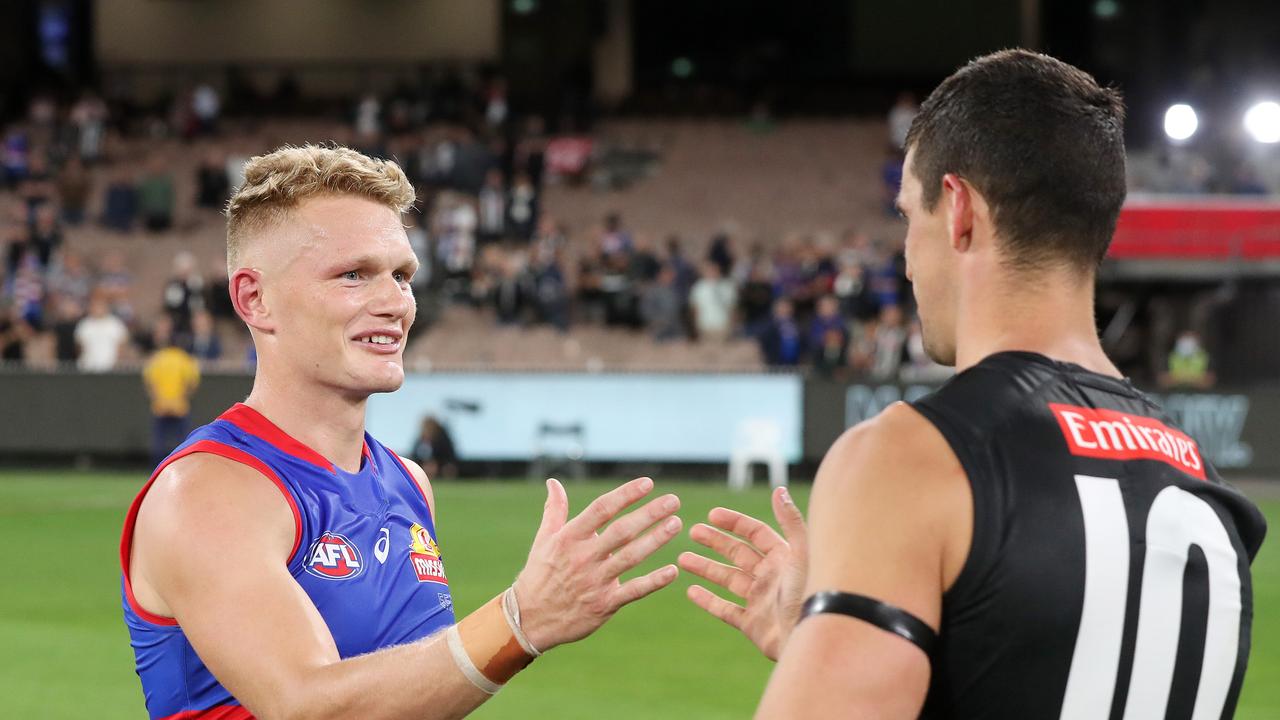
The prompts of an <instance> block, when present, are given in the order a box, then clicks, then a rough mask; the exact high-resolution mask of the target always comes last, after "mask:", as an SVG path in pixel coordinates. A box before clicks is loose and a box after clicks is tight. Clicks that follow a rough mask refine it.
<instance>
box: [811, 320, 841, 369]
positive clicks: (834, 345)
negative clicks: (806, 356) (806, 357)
mask: <svg viewBox="0 0 1280 720" xmlns="http://www.w3.org/2000/svg"><path fill="white" fill-rule="evenodd" d="M845 337H846V336H845V333H844V332H843V331H842V330H837V329H835V328H828V329H827V331H826V332H824V333H823V334H822V336H821V337H820V338H819V340H818V345H817V346H816V347H815V349H814V351H813V370H814V372H815V373H816V374H817V375H818V377H821V378H826V379H828V380H841V381H843V380H845V379H846V378H847V377H848V376H849V355H848V352H849V344H848V343H847V342H846V341H845Z"/></svg>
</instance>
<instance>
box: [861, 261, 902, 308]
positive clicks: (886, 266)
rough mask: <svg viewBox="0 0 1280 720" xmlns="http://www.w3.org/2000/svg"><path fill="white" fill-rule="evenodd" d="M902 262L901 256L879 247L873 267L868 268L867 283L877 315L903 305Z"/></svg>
mask: <svg viewBox="0 0 1280 720" xmlns="http://www.w3.org/2000/svg"><path fill="white" fill-rule="evenodd" d="M900 260H901V258H900V256H898V255H895V254H894V253H892V252H890V251H889V250H888V249H887V248H885V247H877V248H876V251H875V256H874V260H873V262H872V265H871V266H870V267H869V268H867V283H868V285H869V290H870V293H871V298H872V300H873V302H874V303H875V311H876V312H877V313H878V312H880V311H882V310H883V309H884V308H885V307H888V306H890V305H900V304H901V303H902V286H903V283H904V280H905V276H904V273H903V269H902V264H901V262H900Z"/></svg>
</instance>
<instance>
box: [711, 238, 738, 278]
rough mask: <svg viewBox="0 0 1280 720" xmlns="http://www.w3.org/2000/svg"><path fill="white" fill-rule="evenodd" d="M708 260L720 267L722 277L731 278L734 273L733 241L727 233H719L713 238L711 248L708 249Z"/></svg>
mask: <svg viewBox="0 0 1280 720" xmlns="http://www.w3.org/2000/svg"><path fill="white" fill-rule="evenodd" d="M707 259H708V260H710V261H711V262H713V263H715V264H716V265H719V266H720V276H721V277H726V278H727V277H730V276H731V275H732V273H733V240H732V238H730V236H729V233H727V232H718V233H716V234H715V235H714V236H713V237H712V238H711V247H710V248H708V249H707Z"/></svg>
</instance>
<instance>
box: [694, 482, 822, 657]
mask: <svg viewBox="0 0 1280 720" xmlns="http://www.w3.org/2000/svg"><path fill="white" fill-rule="evenodd" d="M773 514H774V517H776V518H777V520H778V524H779V525H780V526H781V527H782V532H783V535H779V534H778V533H777V531H775V530H774V529H773V528H772V527H770V526H769V525H768V524H766V523H764V522H762V521H760V520H757V519H755V518H753V517H751V516H749V515H744V514H742V513H740V512H737V511H735V510H729V509H727V508H721V507H718V508H715V509H713V510H712V511H711V512H710V513H709V514H708V515H707V519H708V520H709V521H710V523H711V525H704V524H702V523H699V524H697V525H694V526H693V529H692V530H690V531H689V536H690V537H692V538H693V540H694V541H695V542H697V543H699V544H701V545H705V546H706V547H708V548H711V549H712V550H714V551H716V552H717V553H719V554H720V555H721V556H723V557H725V558H726V559H728V560H729V562H730V563H731V564H729V565H726V564H724V563H721V562H717V561H715V560H712V559H710V558H707V557H703V556H702V555H699V554H697V553H692V552H686V553H681V555H680V558H679V563H680V567H682V568H684V569H685V570H687V571H689V572H691V573H693V574H694V575H697V576H699V577H701V578H704V579H706V580H708V581H710V582H713V583H715V584H716V585H719V586H721V587H723V588H725V589H727V590H728V591H729V592H731V593H733V594H734V595H737V596H739V597H741V598H743V599H744V600H745V601H746V606H745V607H744V606H742V605H738V604H736V603H733V602H730V601H728V600H725V599H723V598H721V597H719V596H717V595H716V594H715V593H712V592H711V591H710V590H708V589H706V588H704V587H702V586H701V585H691V586H690V587H689V591H688V595H689V599H690V600H692V601H693V602H694V604H696V605H697V606H698V607H700V608H702V609H703V610H706V611H707V612H709V613H711V614H712V615H714V616H716V617H717V618H720V619H721V620H723V621H724V622H726V623H728V624H729V625H732V626H733V627H735V628H737V629H738V630H739V631H741V632H742V634H743V635H746V636H747V639H748V640H750V641H751V642H753V643H755V646H756V647H758V648H760V652H762V653H764V655H765V657H767V658H769V659H770V660H777V659H778V656H779V655H780V654H781V653H782V646H783V645H784V644H785V643H786V639H787V637H788V636H789V635H790V634H791V629H792V628H793V627H795V624H796V621H797V620H798V619H799V617H800V604H801V602H802V600H803V598H802V597H801V594H802V593H803V592H804V582H805V573H806V567H807V563H808V555H809V548H808V538H807V530H806V529H805V522H804V516H803V515H802V514H801V512H800V508H798V507H796V504H795V502H794V501H793V500H792V499H791V495H790V493H788V492H787V489H786V488H778V489H777V490H774V492H773ZM713 526H714V527H713Z"/></svg>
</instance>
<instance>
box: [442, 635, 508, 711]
mask: <svg viewBox="0 0 1280 720" xmlns="http://www.w3.org/2000/svg"><path fill="white" fill-rule="evenodd" d="M444 637H445V642H446V643H448V645H449V653H450V654H452V655H453V661H454V662H455V663H457V665H458V669H459V670H461V671H462V674H463V675H465V676H466V677H467V679H468V680H470V681H471V684H472V685H475V686H476V687H478V688H480V689H481V690H482V691H484V692H486V693H488V694H489V695H493V694H495V693H497V692H498V691H499V690H501V689H502V686H501V685H499V684H498V683H496V682H494V681H492V680H490V679H489V678H487V677H485V676H484V673H482V672H480V669H479V668H477V667H476V664H475V663H473V662H471V656H470V655H468V654H467V649H466V648H465V647H463V646H462V634H461V633H459V632H458V626H457V625H450V626H449V629H448V630H446V631H445V633H444Z"/></svg>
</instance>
